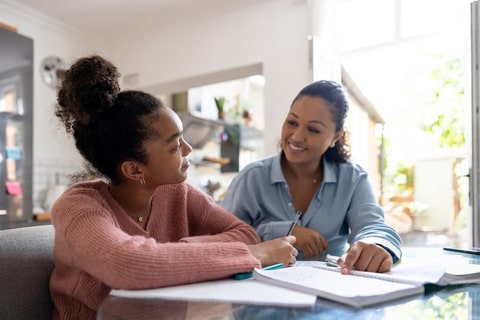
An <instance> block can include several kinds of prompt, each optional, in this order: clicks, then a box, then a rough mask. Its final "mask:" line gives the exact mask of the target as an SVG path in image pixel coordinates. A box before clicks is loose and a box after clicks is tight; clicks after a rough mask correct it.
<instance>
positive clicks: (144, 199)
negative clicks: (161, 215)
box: [108, 185, 153, 222]
mask: <svg viewBox="0 0 480 320" xmlns="http://www.w3.org/2000/svg"><path fill="white" fill-rule="evenodd" d="M108 190H109V192H110V194H111V195H112V197H113V198H114V199H115V201H117V203H118V204H119V205H120V206H121V207H122V209H123V210H124V211H125V212H126V213H127V214H128V215H129V216H131V217H133V218H134V219H135V220H139V222H141V220H145V219H146V218H147V216H148V215H149V214H150V206H151V200H152V196H153V192H147V191H146V190H141V189H138V188H136V189H134V188H126V187H123V186H114V185H109V187H108Z"/></svg>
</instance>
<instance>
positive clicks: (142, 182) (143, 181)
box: [140, 177, 145, 185]
mask: <svg viewBox="0 0 480 320" xmlns="http://www.w3.org/2000/svg"><path fill="white" fill-rule="evenodd" d="M140 184H141V185H145V177H142V179H140Z"/></svg>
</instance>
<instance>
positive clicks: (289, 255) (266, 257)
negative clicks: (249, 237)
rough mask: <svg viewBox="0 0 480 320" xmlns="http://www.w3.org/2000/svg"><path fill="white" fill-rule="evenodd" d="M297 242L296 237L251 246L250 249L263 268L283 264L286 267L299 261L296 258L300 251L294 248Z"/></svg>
mask: <svg viewBox="0 0 480 320" xmlns="http://www.w3.org/2000/svg"><path fill="white" fill-rule="evenodd" d="M295 240H296V239H295V237H294V236H288V237H281V238H277V239H273V240H268V241H264V242H261V243H258V244H252V245H249V246H248V249H249V250H250V253H251V254H252V255H253V256H254V257H255V258H257V259H258V260H260V262H261V263H262V267H266V266H270V265H272V264H276V263H283V265H284V266H285V267H286V266H288V265H289V264H293V263H295V262H296V261H297V260H296V259H295V257H296V256H297V255H298V250H297V249H295V247H294V246H293V244H294V243H295Z"/></svg>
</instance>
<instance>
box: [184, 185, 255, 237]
mask: <svg viewBox="0 0 480 320" xmlns="http://www.w3.org/2000/svg"><path fill="white" fill-rule="evenodd" d="M188 199H189V201H188V208H187V211H188V213H189V221H190V225H191V230H190V232H191V235H192V237H185V238H183V239H182V240H181V241H185V242H218V241H242V242H244V243H246V244H256V243H259V242H260V238H259V236H258V234H257V233H256V231H255V229H254V228H253V227H252V226H250V225H248V224H246V223H245V222H243V221H242V220H240V219H239V218H238V217H236V216H235V215H233V214H232V213H230V212H228V211H227V210H225V209H223V208H222V207H221V206H220V205H218V204H217V203H216V202H215V201H213V199H212V198H211V197H209V196H207V195H206V194H205V193H203V192H202V191H200V190H198V189H196V188H195V187H192V186H188Z"/></svg>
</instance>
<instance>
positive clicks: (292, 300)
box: [110, 278, 317, 307]
mask: <svg viewBox="0 0 480 320" xmlns="http://www.w3.org/2000/svg"><path fill="white" fill-rule="evenodd" d="M110 295H112V296H117V297H124V298H136V299H164V300H181V301H195V302H227V303H244V304H255V305H270V306H286V307H312V306H313V305H314V304H315V302H316V300H317V297H316V295H313V294H308V293H304V292H301V291H298V290H290V289H287V288H282V287H279V286H274V285H270V284H266V283H262V282H259V281H255V280H254V279H253V278H250V279H245V280H234V279H223V280H217V281H206V282H199V283H192V284H185V285H178V286H171V287H164V288H154V289H146V290H123V289H112V290H111V291H110Z"/></svg>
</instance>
